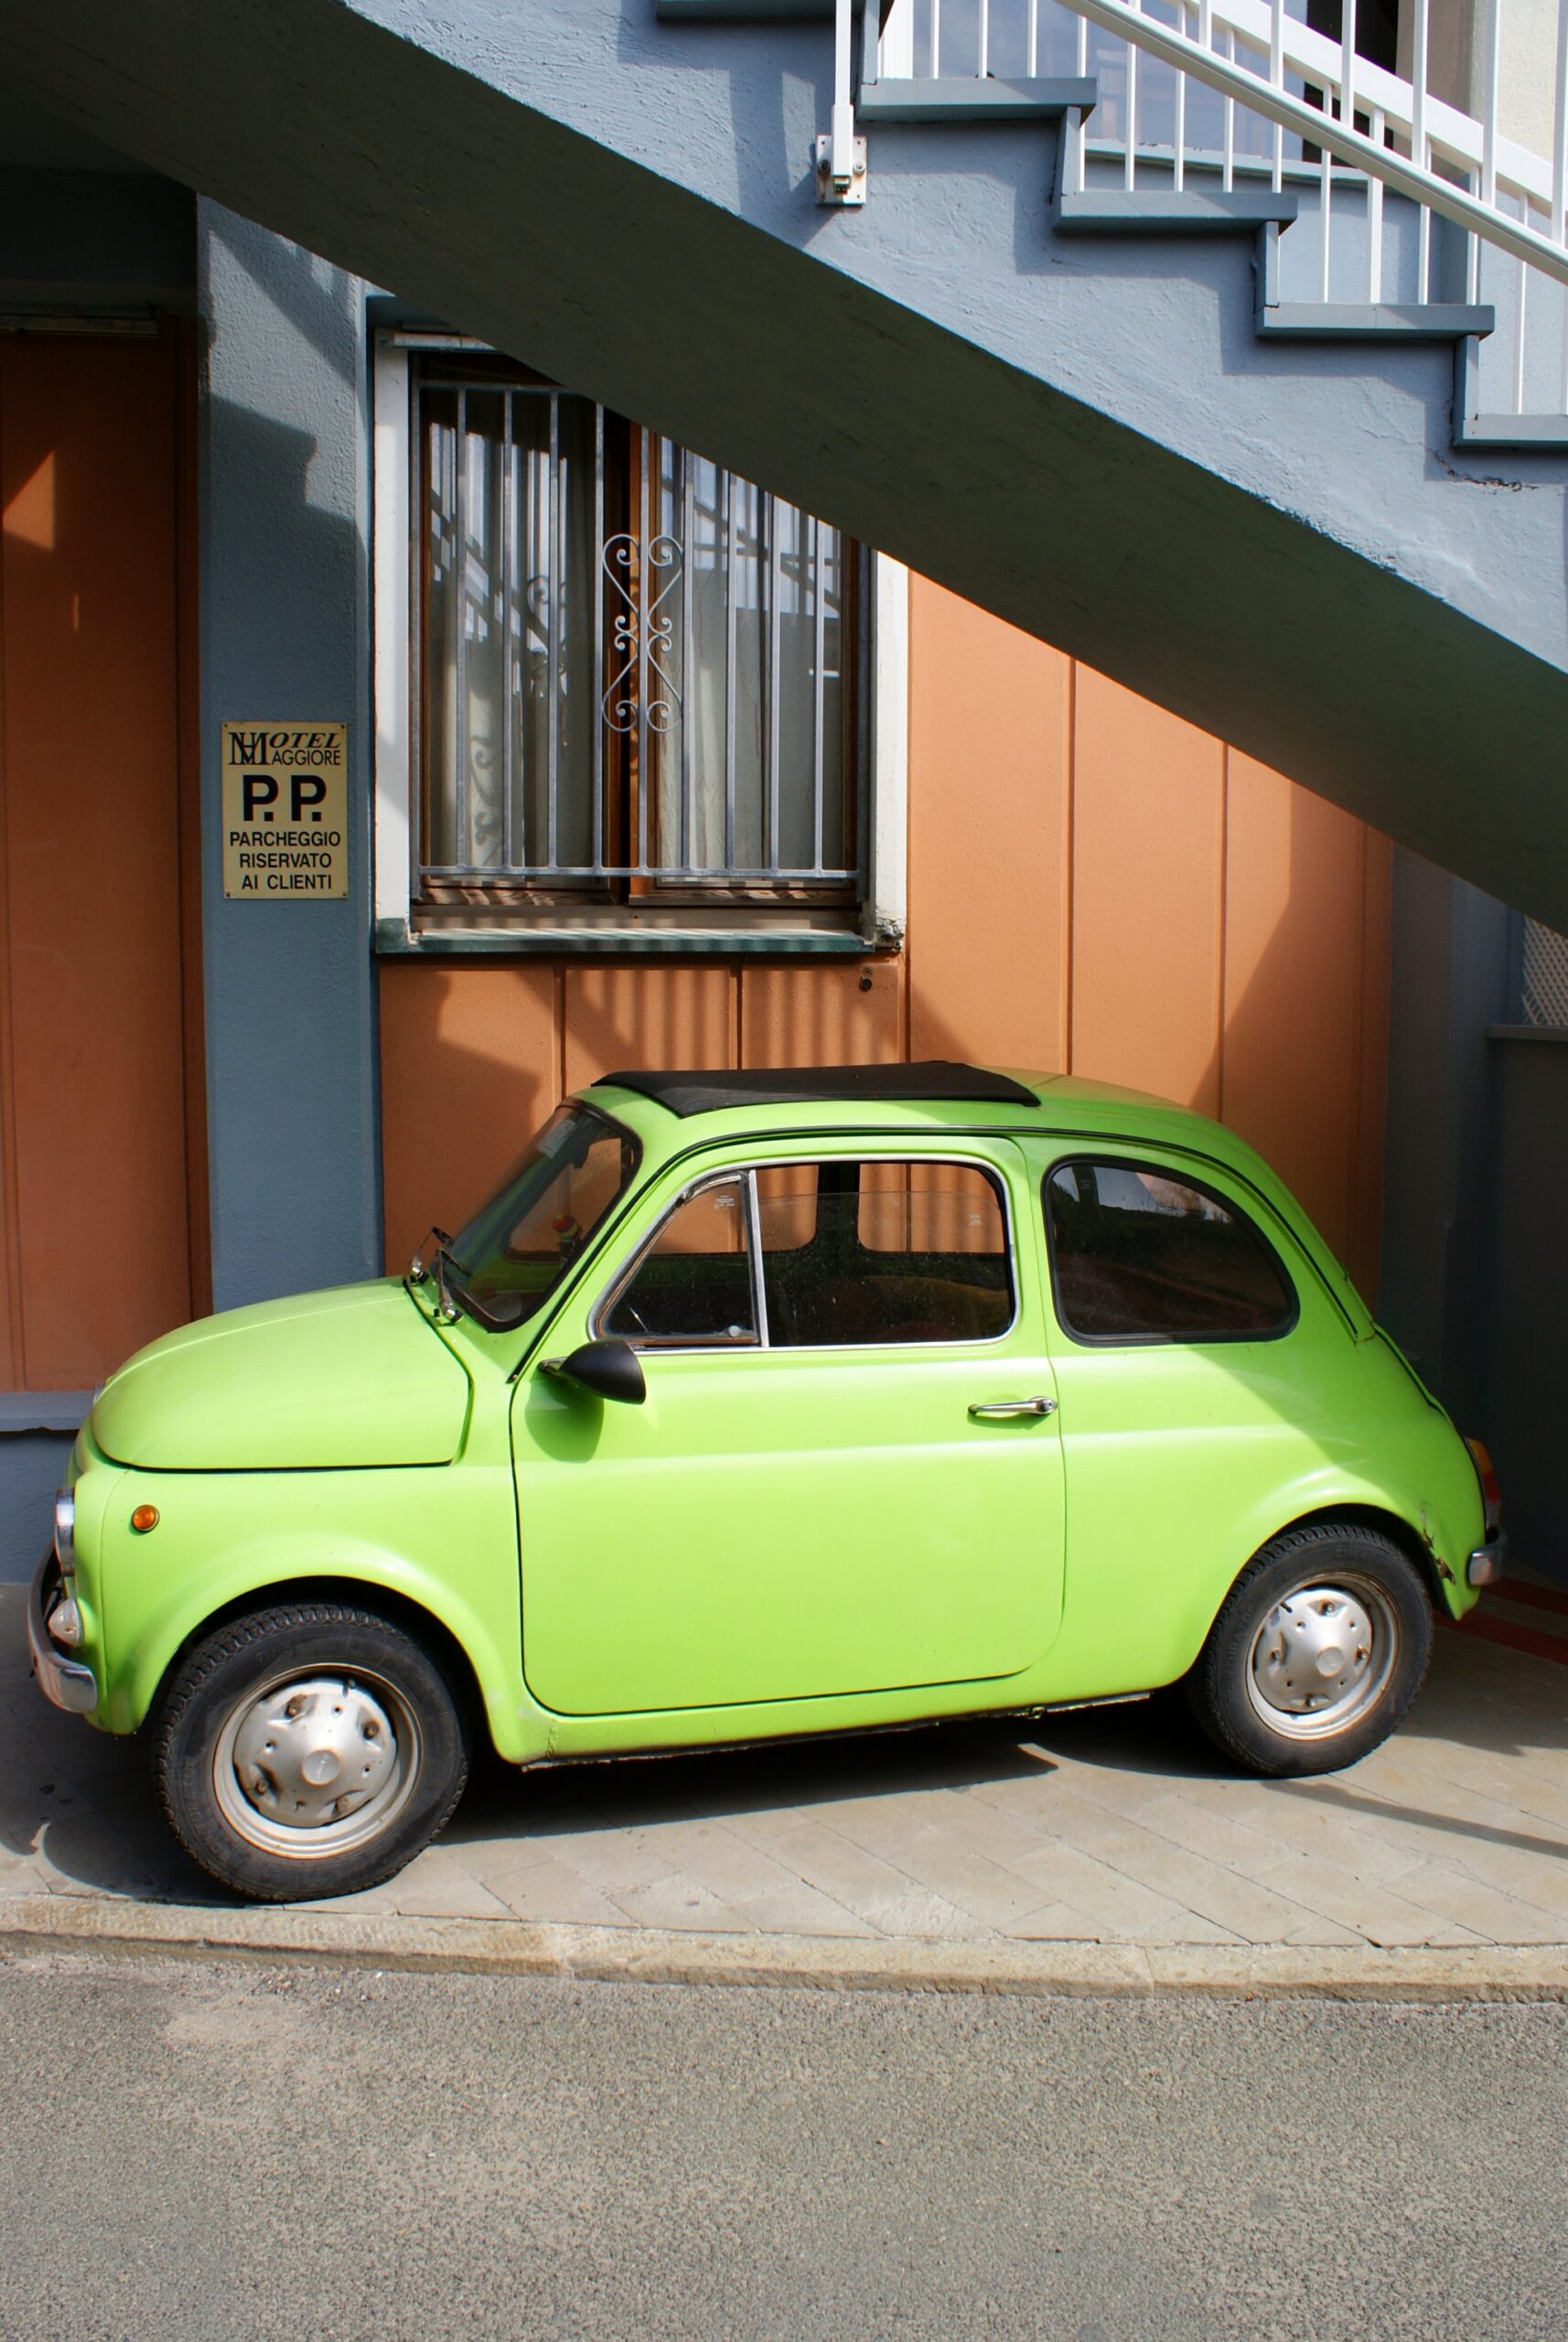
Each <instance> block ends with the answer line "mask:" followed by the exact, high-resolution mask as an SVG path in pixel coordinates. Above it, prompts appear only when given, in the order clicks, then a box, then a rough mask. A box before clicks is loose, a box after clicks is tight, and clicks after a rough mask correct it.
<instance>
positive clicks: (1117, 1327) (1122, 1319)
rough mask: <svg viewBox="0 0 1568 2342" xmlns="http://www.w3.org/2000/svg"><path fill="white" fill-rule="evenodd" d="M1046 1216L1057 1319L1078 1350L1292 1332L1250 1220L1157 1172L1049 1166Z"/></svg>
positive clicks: (1273, 1271)
mask: <svg viewBox="0 0 1568 2342" xmlns="http://www.w3.org/2000/svg"><path fill="white" fill-rule="evenodd" d="M1045 1209H1046V1225H1047V1231H1048V1234H1049V1240H1050V1252H1051V1272H1052V1276H1053V1279H1054V1282H1055V1288H1056V1299H1057V1313H1058V1316H1059V1317H1060V1319H1061V1322H1062V1326H1063V1328H1064V1330H1065V1331H1066V1332H1068V1333H1069V1334H1071V1335H1074V1336H1075V1337H1076V1338H1078V1339H1079V1340H1080V1341H1086V1342H1153V1341H1166V1342H1172V1341H1187V1342H1196V1341H1256V1340H1261V1339H1263V1338H1267V1337H1268V1336H1270V1335H1274V1334H1282V1333H1284V1332H1285V1331H1287V1330H1288V1328H1289V1327H1290V1326H1291V1325H1292V1324H1293V1323H1294V1318H1295V1310H1296V1302H1295V1295H1294V1291H1293V1290H1292V1287H1291V1284H1290V1282H1289V1279H1288V1278H1287V1277H1286V1275H1285V1273H1284V1270H1283V1268H1282V1266H1281V1265H1280V1262H1279V1261H1278V1259H1277V1257H1276V1255H1275V1254H1274V1252H1273V1248H1272V1247H1271V1246H1270V1245H1268V1244H1266V1243H1265V1242H1264V1241H1263V1239H1262V1236H1261V1235H1260V1234H1259V1232H1258V1230H1256V1229H1255V1228H1254V1227H1253V1226H1252V1224H1251V1221H1250V1220H1248V1219H1245V1218H1244V1217H1243V1216H1242V1214H1241V1213H1240V1212H1239V1211H1238V1210H1236V1209H1235V1208H1234V1207H1233V1206H1231V1205H1230V1204H1227V1203H1224V1202H1222V1201H1221V1200H1220V1198H1219V1197H1218V1196H1217V1195H1215V1194H1214V1193H1213V1192H1212V1191H1211V1190H1210V1189H1209V1188H1207V1187H1199V1186H1197V1185H1196V1184H1195V1183H1194V1182H1193V1181H1190V1180H1187V1179H1181V1178H1177V1177H1176V1176H1174V1175H1173V1174H1172V1173H1171V1172H1169V1171H1166V1170H1164V1169H1162V1168H1161V1167H1160V1166H1157V1165H1155V1164H1149V1163H1127V1162H1119V1161H1114V1160H1111V1161H1096V1160H1090V1159H1089V1158H1087V1157H1085V1158H1079V1159H1078V1160H1075V1161H1072V1162H1068V1163H1058V1165H1057V1166H1055V1168H1054V1169H1053V1170H1052V1171H1050V1172H1049V1173H1048V1174H1047V1178H1046V1183H1045Z"/></svg>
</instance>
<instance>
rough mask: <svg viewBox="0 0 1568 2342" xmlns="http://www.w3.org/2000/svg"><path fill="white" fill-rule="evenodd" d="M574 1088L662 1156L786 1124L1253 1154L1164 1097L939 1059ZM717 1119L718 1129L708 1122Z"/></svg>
mask: <svg viewBox="0 0 1568 2342" xmlns="http://www.w3.org/2000/svg"><path fill="white" fill-rule="evenodd" d="M576 1094H577V1096H578V1097H579V1098H580V1099H581V1100H582V1101H584V1102H585V1104H588V1105H591V1106H595V1107H596V1108H597V1109H598V1110H599V1111H600V1112H602V1113H606V1114H611V1115H613V1116H614V1117H615V1118H616V1120H617V1121H618V1122H623V1123H627V1124H628V1125H629V1126H630V1127H631V1128H632V1129H634V1130H635V1131H636V1132H637V1133H638V1135H639V1137H640V1138H642V1139H643V1140H645V1141H647V1142H649V1143H650V1144H652V1145H653V1146H654V1147H655V1149H656V1150H657V1152H659V1153H660V1154H661V1155H662V1154H666V1153H668V1152H669V1150H670V1148H671V1144H674V1145H677V1146H680V1145H682V1144H684V1145H689V1144H692V1143H693V1142H694V1141H697V1142H700V1141H705V1140H707V1139H709V1138H710V1137H712V1138H718V1137H720V1136H721V1135H729V1134H733V1135H735V1136H736V1137H740V1136H744V1135H745V1134H746V1133H750V1132H757V1133H768V1134H777V1133H780V1132H781V1131H782V1130H785V1129H789V1130H795V1129H800V1130H814V1131H835V1130H838V1131H845V1132H849V1131H865V1130H868V1129H875V1130H876V1131H880V1132H886V1133H894V1132H898V1131H908V1133H910V1134H911V1135H913V1134H914V1133H917V1132H918V1133H924V1134H925V1135H926V1136H927V1137H930V1136H932V1135H935V1134H937V1133H940V1132H943V1131H951V1132H960V1131H982V1130H986V1131H989V1130H994V1131H1015V1132H1018V1133H1025V1132H1039V1133H1058V1132H1063V1133H1078V1132H1081V1133H1084V1134H1085V1135H1086V1136H1087V1135H1090V1134H1092V1135H1094V1136H1095V1137H1099V1138H1112V1137H1121V1138H1131V1139H1134V1140H1136V1139H1146V1140H1150V1141H1155V1140H1158V1141H1161V1142H1163V1143H1165V1144H1174V1145H1186V1146H1188V1147H1197V1148H1198V1149H1200V1150H1201V1151H1202V1152H1204V1153H1206V1154H1212V1155H1219V1156H1223V1157H1225V1158H1227V1159H1229V1160H1231V1161H1235V1160H1237V1159H1238V1158H1239V1157H1246V1158H1248V1159H1249V1160H1251V1148H1250V1147H1248V1146H1247V1144H1246V1143H1245V1141H1244V1140H1242V1139H1240V1138H1238V1137H1236V1136H1235V1134H1234V1133H1231V1132H1230V1131H1228V1130H1226V1129H1225V1128H1224V1127H1223V1125H1222V1124H1220V1123H1215V1122H1211V1121H1210V1120H1209V1119H1208V1116H1207V1115H1205V1114H1198V1113H1195V1112H1193V1111H1192V1109H1191V1108H1190V1107H1187V1106H1178V1105H1175V1104H1173V1103H1172V1102H1171V1101H1170V1100H1169V1099H1165V1098H1155V1097H1152V1096H1150V1095H1149V1094H1148V1093H1147V1092H1146V1091H1143V1090H1124V1089H1122V1088H1120V1087H1119V1086H1118V1085H1117V1084H1116V1083H1114V1082H1110V1081H1086V1080H1081V1079H1079V1077H1077V1076H1076V1075H1068V1074H1055V1073H1034V1072H1025V1071H1022V1070H1020V1069H1017V1068H1016V1067H1006V1068H996V1067H984V1066H972V1065H960V1064H955V1063H953V1062H952V1061H950V1060H948V1059H941V1058H933V1059H927V1060H925V1061H924V1062H922V1063H918V1064H915V1065H897V1064H896V1065H880V1066H803V1067H789V1066H761V1067H749V1068H746V1069H745V1070H743V1071H738V1072H737V1071H726V1070H725V1069H716V1070H695V1071H682V1072H666V1071H663V1070H658V1071H653V1072H643V1071H641V1070H638V1071H627V1072H621V1073H615V1074H604V1075H602V1076H601V1077H600V1078H599V1080H596V1081H595V1082H594V1083H593V1084H592V1085H591V1087H588V1088H586V1089H584V1090H579V1091H578V1092H577V1093H576ZM721 1116H722V1117H723V1126H722V1129H721V1128H719V1127H717V1126H716V1125H717V1123H718V1118H719V1117H721ZM710 1117H711V1118H713V1119H712V1121H710V1119H709V1118H710ZM683 1123H684V1124H686V1125H687V1127H686V1128H685V1129H684V1130H682V1124H683ZM1259 1167H1260V1168H1262V1166H1259Z"/></svg>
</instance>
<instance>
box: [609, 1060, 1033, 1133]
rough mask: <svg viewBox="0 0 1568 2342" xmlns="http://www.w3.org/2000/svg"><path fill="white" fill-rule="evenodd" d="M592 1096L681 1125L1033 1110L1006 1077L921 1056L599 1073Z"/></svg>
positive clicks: (1026, 1094) (1026, 1092) (1019, 1085)
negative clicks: (862, 1113) (614, 1097)
mask: <svg viewBox="0 0 1568 2342" xmlns="http://www.w3.org/2000/svg"><path fill="white" fill-rule="evenodd" d="M594 1088H595V1089H596V1090H601V1089H603V1090H636V1091H638V1093H639V1096H641V1097H644V1098H652V1099H655V1100H657V1101H658V1103H659V1104H660V1106H667V1107H668V1108H669V1110H670V1112H671V1113H672V1114H679V1115H680V1116H681V1117H682V1120H684V1119H685V1117H686V1116H688V1115H691V1114H716V1113H721V1112H724V1110H725V1108H726V1107H729V1106H786V1105H791V1106H792V1105H819V1104H822V1103H825V1102H826V1101H830V1100H832V1101H837V1100H841V1099H842V1100H844V1101H847V1102H853V1103H856V1104H858V1103H863V1102H864V1103H868V1104H878V1105H882V1104H886V1103H888V1102H890V1101H896V1102H898V1103H901V1104H927V1105H929V1104H934V1103H936V1102H937V1101H944V1102H948V1101H951V1102H956V1101H959V1100H962V1101H964V1102H965V1103H973V1104H976V1105H992V1106H1036V1105H1037V1104H1038V1103H1039V1100H1038V1098H1037V1096H1036V1093H1035V1091H1034V1090H1030V1089H1027V1088H1026V1086H1025V1085H1024V1083H1023V1082H1021V1081H1018V1080H1015V1079H1014V1077H1013V1076H1012V1075H1011V1074H1008V1073H995V1072H993V1071H992V1070H991V1069H989V1068H988V1067H985V1066H978V1065H961V1064H958V1063H957V1062H955V1060H953V1059H952V1058H919V1059H918V1061H917V1062H915V1063H914V1064H912V1065H903V1064H894V1065H799V1066H746V1067H743V1068H740V1067H737V1068H733V1069H723V1068H721V1069H716V1070H715V1069H712V1068H706V1069H699V1070H693V1071H689V1072H683V1073H667V1072H650V1071H645V1070H643V1069H639V1070H637V1071H635V1072H632V1073H607V1074H605V1075H603V1076H602V1077H601V1079H600V1080H598V1081H596V1083H595V1084H594Z"/></svg>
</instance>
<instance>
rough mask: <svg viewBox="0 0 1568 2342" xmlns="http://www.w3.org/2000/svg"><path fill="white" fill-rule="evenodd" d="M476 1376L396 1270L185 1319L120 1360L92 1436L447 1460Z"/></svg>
mask: <svg viewBox="0 0 1568 2342" xmlns="http://www.w3.org/2000/svg"><path fill="white" fill-rule="evenodd" d="M467 1413H468V1378H467V1374H466V1373H465V1372H464V1370H463V1368H462V1367H461V1365H460V1364H459V1363H458V1361H457V1359H456V1358H455V1357H454V1356H453V1354H452V1352H451V1351H450V1350H449V1349H448V1348H447V1347H446V1343H445V1342H444V1341H443V1340H442V1339H441V1337H440V1335H439V1334H438V1333H437V1332H436V1330H435V1327H434V1326H432V1325H431V1323H430V1321H429V1319H428V1318H427V1317H426V1316H424V1312H423V1311H422V1310H421V1309H420V1308H419V1307H418V1305H417V1304H416V1303H415V1302H414V1300H413V1295H411V1294H410V1293H409V1292H408V1291H407V1289H406V1288H405V1287H404V1286H403V1285H402V1284H398V1283H397V1282H396V1281H395V1280H394V1279H392V1278H390V1277H388V1278H382V1279H381V1280H379V1281H378V1282H377V1283H375V1284H349V1285H339V1286H337V1287H336V1288H334V1289H333V1290H332V1291H330V1292H327V1293H306V1294H299V1295H295V1297H293V1298H292V1299H290V1300H287V1301H266V1302H262V1303H259V1304H258V1305H255V1306H254V1307H252V1308H250V1309H229V1310H225V1311H224V1312H223V1313H222V1315H221V1316H217V1317H202V1318H199V1319H198V1321H197V1323H196V1324H195V1325H194V1326H182V1327H180V1329H179V1331H178V1332H177V1333H174V1334H166V1335H165V1336H164V1337H163V1339H162V1340H161V1341H156V1342H153V1343H151V1344H150V1345H149V1346H148V1348H146V1349H145V1350H138V1351H137V1353H136V1355H135V1357H134V1358H133V1359H130V1360H129V1362H128V1363H127V1364H126V1365H124V1366H123V1367H122V1368H121V1369H120V1371H119V1373H118V1374H116V1375H114V1376H113V1377H112V1378H111V1380H109V1381H108V1382H106V1383H105V1384H104V1386H103V1389H102V1391H101V1392H100V1394H99V1397H98V1400H97V1402H96V1404H95V1405H94V1407H93V1410H92V1418H91V1423H92V1436H93V1438H94V1439H95V1440H96V1442H97V1444H98V1445H99V1446H100V1447H101V1448H102V1451H103V1453H104V1454H105V1455H106V1456H113V1457H114V1458H116V1460H117V1461H118V1462H120V1463H122V1464H134V1465H139V1466H143V1467H145V1468H146V1469H148V1470H159V1471H169V1472H203V1471H224V1472H244V1471H252V1472H255V1471H287V1470H308V1469H311V1468H315V1469H317V1470H319V1469H321V1468H323V1467H325V1466H332V1465H370V1464H446V1463H449V1462H450V1461H451V1459H452V1457H453V1456H455V1455H456V1452H457V1448H458V1445H459V1444H460V1442H461V1440H462V1436H463V1427H464V1424H465V1423H466V1422H467Z"/></svg>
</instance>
